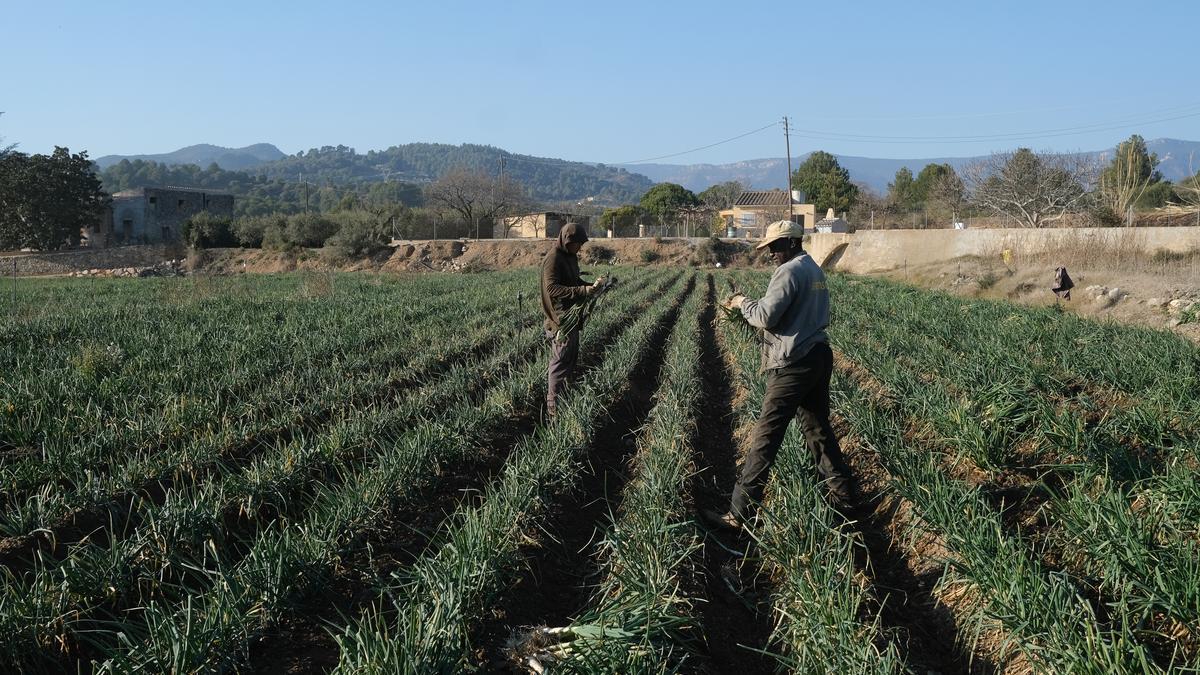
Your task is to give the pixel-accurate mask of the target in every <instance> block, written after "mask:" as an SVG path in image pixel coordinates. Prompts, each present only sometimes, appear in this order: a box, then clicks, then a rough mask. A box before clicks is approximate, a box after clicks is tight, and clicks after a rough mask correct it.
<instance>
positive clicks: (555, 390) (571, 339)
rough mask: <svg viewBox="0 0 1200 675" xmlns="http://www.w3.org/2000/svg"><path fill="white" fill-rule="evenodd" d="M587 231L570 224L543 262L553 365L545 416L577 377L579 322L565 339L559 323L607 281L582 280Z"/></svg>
mask: <svg viewBox="0 0 1200 675" xmlns="http://www.w3.org/2000/svg"><path fill="white" fill-rule="evenodd" d="M587 240H588V235H587V230H586V229H584V227H583V226H582V225H580V224H578V223H567V224H566V225H563V228H562V229H561V230H559V232H558V243H557V244H555V246H554V248H553V249H551V251H550V252H549V253H547V254H546V258H545V260H543V261H542V312H543V313H544V314H545V315H546V323H545V328H546V340H547V341H548V342H549V343H550V364H549V366H547V368H546V412H547V413H549V415H550V416H551V417H554V415H556V414H557V408H556V404H557V401H558V398H559V397H560V396H562V395H563V392H565V391H566V389H567V386H568V384H569V383H570V381H571V379H572V377H574V375H575V363H576V362H577V361H578V360H579V331H580V330H582V328H583V323H582V322H580V323H579V325H576V326H575V327H574V329H573V330H571V331H570V332H568V333H567V334H566V335H563V336H559V335H557V333H558V329H559V322H560V321H561V320H562V318H563V315H565V314H566V313H567V312H568V311H570V309H571V308H572V307H574V306H575V305H578V304H580V303H581V302H583V300H584V299H585V298H587V297H588V296H589V295H592V294H595V293H599V292H600V290H601V288H603V287H604V282H605V279H604V277H600V278H599V279H597V280H596V282H595V283H591V284H589V283H588V282H586V281H584V280H583V279H582V278H580V276H579V257H578V253H579V249H580V248H582V247H583V245H584V244H585V243H587Z"/></svg>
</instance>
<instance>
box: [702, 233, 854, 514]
mask: <svg viewBox="0 0 1200 675" xmlns="http://www.w3.org/2000/svg"><path fill="white" fill-rule="evenodd" d="M803 240H804V226H803V225H801V224H800V223H795V222H792V221H790V220H780V221H776V222H774V223H771V224H770V225H768V226H767V230H766V233H765V234H764V236H763V238H762V240H761V241H760V242H759V243H758V245H757V246H756V247H755V248H758V249H768V250H770V252H771V257H772V259H773V260H774V261H775V263H776V265H778V267H776V268H775V272H774V274H772V275H771V281H770V283H769V284H768V285H767V292H766V294H765V295H764V296H763V297H761V298H759V299H753V298H748V297H746V296H744V295H741V294H736V295H733V296H731V297H730V298H728V299H727V300H726V301H725V303H724V305H725V307H727V308H729V309H737V310H739V311H741V313H742V316H743V317H745V319H746V321H747V322H749V323H750V325H751V326H754V327H755V328H761V329H762V338H763V344H762V367H763V369H764V371H765V372H766V375H767V388H766V395H765V396H764V397H763V403H762V412H761V413H760V415H759V418H758V422H757V423H756V424H755V425H754V431H753V432H752V434H751V436H750V441H749V447H748V448H747V451H746V456H745V460H744V462H743V464H742V470H741V474H740V476H739V477H738V479H737V483H736V484H735V486H734V489H733V496H732V498H731V499H730V506H729V511H728V512H726V513H713V512H706V513H705V514H704V515H705V516H706V519H707V520H709V521H711V522H713V523H715V524H717V525H719V526H723V527H729V528H739V527H741V526H742V524H744V523H745V522H746V521H748V520H749V519H750V518H752V517H753V515H754V511H755V508H756V506H757V504H758V502H759V501H761V500H762V495H763V490H764V488H765V487H766V483H767V478H768V476H769V474H770V470H771V466H772V465H773V464H774V463H775V456H776V454H778V452H779V448H780V446H781V445H783V437H784V435H785V434H786V433H787V428H788V424H790V423H791V421H792V418H797V419H799V420H800V424H801V429H802V430H803V432H804V439H805V442H806V443H807V445H808V449H809V452H810V453H811V454H812V457H813V461H814V463H815V464H816V468H817V472H818V473H819V474H820V476H821V478H822V480H823V483H824V486H825V488H826V494H827V496H828V498H829V500H830V501H831V502H832V503H833V504H834V505H836V506H843V507H844V506H849V505H850V504H851V503H852V502H853V500H854V498H855V495H854V486H853V484H852V481H851V476H850V469H849V467H848V466H847V465H846V462H845V459H844V458H843V457H842V450H841V447H840V446H839V445H838V440H837V436H836V435H835V434H834V432H833V427H832V425H830V423H829V380H830V377H831V376H832V374H833V351H832V350H831V349H830V347H829V336H828V334H827V333H826V332H825V329H826V327H827V326H828V325H829V289H828V287H827V286H826V284H825V273H824V272H823V271H822V270H821V266H820V265H818V264H817V262H816V261H815V260H813V258H812V257H811V256H809V255H808V253H807V252H805V250H804V241H803Z"/></svg>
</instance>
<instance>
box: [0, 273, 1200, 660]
mask: <svg viewBox="0 0 1200 675" xmlns="http://www.w3.org/2000/svg"><path fill="white" fill-rule="evenodd" d="M609 271H610V270H609V268H606V269H605V272H606V273H609ZM616 276H617V277H618V278H619V279H620V281H619V283H618V284H617V286H616V287H615V289H613V290H611V291H609V292H608V293H606V294H605V295H604V296H603V297H602V298H601V300H600V301H599V302H598V303H597V304H596V306H595V309H594V312H593V313H592V314H591V316H590V317H589V318H588V320H587V323H586V325H585V327H584V330H583V333H582V346H581V360H580V372H579V374H578V379H577V382H576V384H575V387H574V389H573V390H572V392H571V394H570V396H569V397H568V398H567V399H566V401H565V402H564V403H563V404H562V405H560V406H559V410H558V413H559V414H558V415H557V416H556V417H554V418H547V417H546V416H545V415H544V413H543V407H544V406H543V399H544V395H545V368H546V361H547V358H548V349H547V348H546V346H545V340H544V337H543V335H542V327H541V317H540V307H539V305H538V303H537V295H538V288H537V283H538V276H537V273H536V271H535V270H514V271H506V272H493V273H486V274H465V275H437V274H429V275H414V276H400V277H393V276H372V275H366V274H339V275H323V274H315V273H314V274H290V275H279V276H257V277H251V276H238V277H228V278H205V277H191V278H180V279H40V280H39V279H25V280H18V281H17V282H15V284H16V287H15V289H14V292H13V294H12V296H11V299H9V298H5V304H4V312H5V313H4V314H3V317H2V318H0V575H2V579H3V587H2V590H0V670H2V671H4V672H64V671H69V672H103V673H130V672H139V673H159V672H172V673H196V672H203V673H213V672H262V673H270V672H339V673H455V672H554V673H612V672H622V673H641V672H689V673H691V672H700V673H723V672H740V673H747V672H749V673H756V672H775V671H779V672H805V673H807V672H847V673H866V672H888V673H899V672H913V673H925V672H931V671H932V672H941V673H952V672H963V673H965V672H972V673H974V672H978V673H996V672H1004V673H1009V672H1011V673H1018V672H1020V673H1026V672H1045V673H1146V672H1186V671H1195V670H1196V669H1197V668H1198V667H1200V525H1198V523H1200V480H1198V478H1200V476H1198V475H1197V474H1198V473H1200V349H1197V347H1196V346H1195V345H1193V344H1190V343H1188V342H1186V341H1184V340H1182V339H1180V338H1177V337H1175V336H1172V335H1170V334H1166V333H1162V332H1156V331H1150V330H1141V329H1135V328H1128V327H1117V326H1113V325H1108V324H1100V323H1095V322H1090V321H1086V320H1082V319H1079V318H1076V317H1073V316H1071V315H1069V314H1065V313H1061V312H1057V311H1054V310H1053V309H1031V308H1021V307H1016V306H1013V305H1010V304H1005V303H999V302H984V301H972V300H963V299H959V298H954V297H951V296H947V295H942V294H937V293H930V292H925V291H919V290H915V289H912V288H909V287H905V286H901V285H897V284H892V283H888V282H884V281H879V280H874V279H868V278H856V277H846V276H833V277H831V278H830V289H831V294H832V296H833V305H834V316H833V323H832V325H831V326H830V337H831V341H832V344H833V347H834V351H835V354H836V372H835V375H834V383H833V385H834V386H833V409H834V425H835V428H836V429H837V430H838V432H839V434H840V435H841V437H842V444H843V447H844V450H845V452H846V455H847V458H848V460H849V461H850V462H851V465H852V467H853V469H854V471H855V474H856V476H857V477H858V479H859V482H860V484H861V491H862V493H863V494H862V503H861V504H859V505H858V506H857V507H855V508H853V509H850V510H848V511H846V512H841V511H838V510H837V509H835V508H833V507H831V506H829V505H828V504H827V503H826V501H825V499H824V498H823V495H822V491H821V486H820V485H819V483H818V481H817V479H816V476H815V475H814V474H813V472H812V471H811V470H810V465H809V459H808V456H807V451H806V450H805V447H804V441H803V437H802V436H801V435H800V434H799V433H798V430H793V433H790V434H789V436H788V437H787V439H786V440H785V443H784V446H783V449H782V450H781V452H780V455H779V460H778V463H777V464H776V467H775V470H774V473H773V476H772V481H771V485H770V488H769V489H768V493H767V496H766V498H765V500H764V504H763V508H762V511H761V517H760V518H759V519H758V520H757V521H755V522H754V523H753V524H752V525H751V526H750V527H749V528H748V530H747V532H746V536H745V537H741V538H738V537H731V536H728V535H726V534H724V533H714V532H712V531H709V530H708V529H707V528H705V527H704V526H702V524H701V523H700V522H698V520H697V518H696V515H695V512H696V509H697V508H698V507H701V506H703V507H712V508H720V507H721V506H722V505H723V504H724V502H723V500H725V499H727V496H728V490H729V489H730V487H731V485H732V480H733V478H734V476H735V467H736V462H737V460H738V454H739V449H740V445H741V441H742V440H743V439H744V438H745V434H746V432H747V430H748V428H749V426H750V425H751V424H753V421H754V419H755V417H756V415H757V407H758V405H759V403H760V402H761V397H762V391H763V386H764V381H765V380H764V377H765V376H764V374H763V373H761V372H760V371H759V367H758V365H759V360H758V345H757V342H756V338H755V336H754V335H752V334H749V333H748V332H746V331H744V330H742V329H741V328H740V327H739V326H737V325H735V324H732V323H729V322H726V321H722V320H720V318H719V317H720V316H721V315H722V314H721V312H720V311H719V308H718V307H717V306H716V304H717V303H718V302H719V301H720V300H721V299H722V298H723V297H724V295H726V294H727V293H729V292H730V289H732V288H734V287H736V288H739V289H742V290H744V291H746V292H748V293H757V292H761V291H762V290H763V288H764V287H765V285H766V281H767V279H768V276H769V273H766V272H758V271H739V270H734V271H728V270H719V271H714V272H706V271H699V270H694V269H690V268H682V269H671V268H667V267H657V268H628V269H617V270H616Z"/></svg>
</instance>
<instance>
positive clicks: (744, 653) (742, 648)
mask: <svg viewBox="0 0 1200 675" xmlns="http://www.w3.org/2000/svg"><path fill="white" fill-rule="evenodd" d="M716 303H717V299H716V289H715V287H714V284H713V279H712V277H711V276H709V277H708V289H707V298H706V301H705V305H704V309H703V312H702V313H701V315H700V329H701V342H700V360H701V363H702V364H703V366H702V368H701V372H702V374H703V377H704V403H703V411H704V412H703V413H702V414H701V415H700V417H699V425H698V428H697V431H696V437H695V449H696V469H697V471H696V475H695V477H694V478H693V482H692V493H693V496H694V499H695V505H696V508H698V509H708V510H710V511H715V512H718V513H720V512H723V511H726V510H728V508H729V498H730V495H731V494H732V493H733V484H734V481H735V480H736V479H737V457H738V443H737V441H736V440H735V434H734V420H735V417H734V410H733V397H734V388H733V384H732V378H731V375H730V372H729V368H728V364H727V363H726V361H725V359H724V357H723V356H722V352H721V347H720V344H719V343H718V341H717V335H716V330H715V325H714V323H715V321H716ZM717 536H718V535H717V534H716V533H712V532H709V533H706V535H705V538H704V544H703V554H704V588H703V589H702V590H703V594H704V595H703V597H704V603H703V604H702V605H700V619H701V626H702V633H703V636H704V639H705V641H706V646H707V649H708V651H707V653H706V654H705V655H704V659H703V661H702V665H701V667H702V668H703V669H704V670H705V671H706V672H710V673H714V674H715V673H732V672H738V673H743V674H746V675H752V674H755V673H771V672H774V671H775V668H774V663H773V662H772V661H771V659H770V658H769V657H767V656H765V655H763V654H762V653H761V652H759V651H755V650H765V649H767V647H768V643H769V641H770V637H771V607H770V603H769V602H767V601H766V600H767V599H766V598H765V597H760V596H751V597H750V598H749V599H747V598H742V597H738V596H736V595H734V594H733V592H732V591H731V590H730V589H729V588H727V587H726V586H725V583H724V581H723V580H722V578H721V568H722V566H724V565H726V564H729V563H734V564H736V563H738V562H740V561H739V560H738V559H737V558H736V557H735V556H733V554H731V553H730V552H729V550H730V549H731V548H732V549H734V550H737V548H738V546H739V545H740V546H741V547H742V548H744V547H745V542H738V541H735V540H734V538H731V537H725V539H727V541H724V542H722V541H718V540H717V539H716V537H717Z"/></svg>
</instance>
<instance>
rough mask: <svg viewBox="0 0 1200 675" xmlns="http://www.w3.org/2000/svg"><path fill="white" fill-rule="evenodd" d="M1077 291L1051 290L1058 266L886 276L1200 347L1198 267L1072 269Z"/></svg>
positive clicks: (943, 268) (975, 267)
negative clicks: (1155, 332)
mask: <svg viewBox="0 0 1200 675" xmlns="http://www.w3.org/2000/svg"><path fill="white" fill-rule="evenodd" d="M1068 273H1069V274H1070V276H1071V278H1072V280H1073V281H1074V282H1075V288H1074V289H1073V290H1072V292H1071V299H1070V300H1060V299H1058V298H1057V297H1056V296H1055V295H1054V293H1053V292H1051V290H1050V287H1051V286H1052V285H1053V284H1054V266H1053V265H1050V264H1046V265H1026V266H1006V265H1003V264H998V263H996V262H994V261H990V260H981V259H977V258H963V259H961V260H956V261H952V262H946V263H939V264H936V265H928V266H924V267H920V268H910V269H909V270H907V272H906V271H904V270H895V271H892V272H888V273H885V274H883V275H881V276H885V277H887V278H890V279H895V280H898V281H907V282H909V283H913V284H916V285H918V286H922V287H925V288H933V289H939V290H944V291H948V292H950V293H954V294H956V295H963V296H971V297H980V298H992V299H1004V300H1010V301H1013V302H1018V303H1022V304H1029V305H1052V304H1055V303H1059V304H1060V305H1061V306H1062V307H1064V308H1066V309H1068V310H1071V311H1074V312H1076V313H1078V314H1081V315H1083V316H1088V317H1090V318H1094V319H1098V320H1111V321H1117V322H1120V323H1125V324H1133V325H1142V326H1148V327H1151V328H1159V329H1166V330H1171V331H1174V332H1176V333H1178V334H1180V335H1183V336H1184V337H1187V338H1190V339H1192V340H1195V341H1197V342H1200V269H1197V268H1196V267H1195V265H1194V264H1192V263H1182V264H1175V265H1146V266H1143V267H1142V268H1141V269H1134V268H1132V267H1130V266H1125V267H1117V268H1114V267H1113V266H1109V265H1103V266H1095V267H1090V268H1089V267H1084V268H1078V269H1068Z"/></svg>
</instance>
